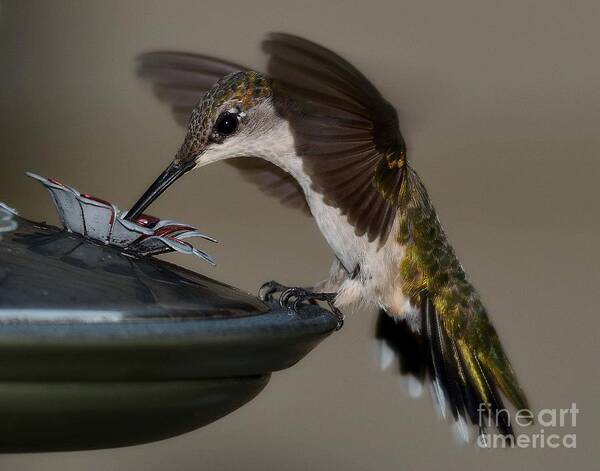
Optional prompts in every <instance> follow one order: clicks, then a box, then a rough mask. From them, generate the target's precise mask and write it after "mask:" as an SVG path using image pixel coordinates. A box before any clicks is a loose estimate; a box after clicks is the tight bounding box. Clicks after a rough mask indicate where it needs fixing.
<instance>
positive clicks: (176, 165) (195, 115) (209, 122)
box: [126, 71, 278, 219]
mask: <svg viewBox="0 0 600 471" xmlns="http://www.w3.org/2000/svg"><path fill="white" fill-rule="evenodd" d="M272 97H273V92H272V86H271V80H270V79H269V78H267V77H265V76H264V75H262V74H259V73H258V72H253V71H246V72H234V73H232V74H229V75H227V76H225V77H223V78H222V79H220V80H219V81H218V82H217V83H215V85H213V87H212V88H211V89H210V90H209V91H208V92H206V94H205V95H204V96H203V97H202V100H201V101H200V103H198V105H197V106H196V107H195V108H194V110H193V111H192V114H191V116H190V120H189V124H188V130H187V134H186V137H185V141H184V142H183V144H182V146H181V148H180V149H179V151H178V152H177V154H176V156H175V159H174V160H173V161H172V162H171V164H170V165H169V166H168V167H167V169H166V170H165V171H164V172H163V173H162V174H161V175H160V176H159V177H158V178H157V179H156V181H155V182H154V183H153V184H152V185H151V186H150V187H149V188H148V190H147V191H146V192H145V193H144V195H143V196H142V197H141V198H140V199H139V200H138V201H137V203H135V204H134V205H133V207H132V208H131V209H130V210H129V211H128V213H127V216H126V217H127V219H133V218H135V217H137V216H139V215H140V214H141V213H142V212H143V211H144V210H145V209H146V208H147V207H148V206H149V205H150V204H151V203H152V202H153V201H154V200H155V199H156V198H157V197H158V196H159V195H160V194H161V193H162V192H164V191H165V190H166V189H167V188H168V187H169V186H170V185H171V184H172V183H173V182H174V181H175V180H177V179H178V178H179V177H181V176H182V175H183V174H185V173H187V172H188V171H190V170H192V169H194V168H197V167H201V166H204V165H207V164H209V163H212V162H216V161H219V160H224V159H228V158H233V157H260V155H258V154H260V150H259V149H258V147H260V146H259V145H258V144H259V143H260V142H261V141H262V138H263V137H265V136H266V135H268V134H269V132H270V131H271V130H272V129H273V127H274V125H275V123H276V122H277V119H278V117H277V116H276V113H275V110H274V107H273V105H272Z"/></svg>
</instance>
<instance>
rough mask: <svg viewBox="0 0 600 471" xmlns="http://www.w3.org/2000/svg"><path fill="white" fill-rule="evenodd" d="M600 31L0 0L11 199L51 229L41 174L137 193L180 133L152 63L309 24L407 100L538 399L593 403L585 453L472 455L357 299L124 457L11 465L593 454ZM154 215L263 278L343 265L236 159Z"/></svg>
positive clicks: (463, 243)
mask: <svg viewBox="0 0 600 471" xmlns="http://www.w3.org/2000/svg"><path fill="white" fill-rule="evenodd" d="M599 25H600V3H598V2H596V1H589V2H583V1H581V2H569V3H567V2H562V1H522V0H520V1H517V0H515V1H505V2H487V1H481V0H478V1H475V0H474V1H462V0H460V1H458V0H457V1H453V2H443V1H437V2H430V1H422V0H421V1H416V0H415V1H398V0H395V1H389V2H377V1H368V2H365V1H353V2H350V1H348V2H337V1H327V2H325V1H323V0H320V1H314V2H306V1H302V2H301V1H296V2H286V1H281V0H265V1H263V0H245V1H240V0H222V1H220V2H212V1H206V0H205V1H168V2H167V1H164V2H157V1H153V2H150V1H141V0H140V1H137V0H136V1H96V2H91V1H87V2H80V1H72V2H66V1H40V2H29V1H12V2H10V1H9V2H7V1H0V104H1V105H0V106H1V110H2V113H1V114H0V120H1V122H0V152H1V153H0V159H1V161H0V201H6V202H7V203H9V204H11V205H13V206H15V207H17V208H19V209H20V211H21V212H22V214H23V215H25V216H27V217H30V218H33V219H46V220H49V221H51V222H55V221H56V218H55V217H54V216H53V210H52V208H51V206H50V200H49V198H48V196H47V195H46V194H45V193H44V191H43V190H42V189H41V187H40V186H39V185H37V184H36V183H34V182H32V181H30V180H29V179H27V178H26V177H25V176H24V175H23V172H25V171H26V170H32V171H35V172H38V173H40V174H42V175H47V176H54V177H57V178H60V179H61V180H63V181H65V182H66V183H68V184H71V185H73V186H75V187H76V188H79V189H80V190H82V191H86V192H89V193H92V194H95V195H98V196H100V197H103V198H106V199H110V200H111V201H114V202H116V203H117V204H119V205H120V206H121V207H127V206H128V205H130V204H131V203H132V202H133V201H134V199H136V198H137V197H138V196H139V195H140V193H141V191H142V190H143V189H144V188H145V187H146V185H147V184H148V183H149V182H150V181H151V180H153V179H154V177H155V176H156V175H157V174H158V172H159V171H161V170H162V169H163V167H164V166H165V164H166V163H167V162H168V161H170V159H171V158H172V156H173V155H174V152H175V151H176V149H177V147H178V145H179V142H180V140H181V138H182V135H183V130H181V129H179V128H178V127H177V126H176V124H175V123H174V121H173V119H172V118H171V116H170V114H169V112H168V110H167V108H166V107H165V106H163V105H161V104H159V103H158V102H157V101H156V100H155V99H154V98H153V96H152V95H151V93H150V90H149V88H148V87H147V86H146V85H145V84H142V83H140V82H139V81H138V80H137V79H136V77H135V75H134V66H133V62H134V58H135V56H136V55H137V54H139V53H140V52H143V51H149V50H153V49H173V50H187V51H198V52H203V53H208V54H213V55H221V56H224V57H227V58H230V59H231V60H233V61H238V62H242V63H245V64H248V65H250V66H254V67H256V68H259V69H261V68H262V67H264V65H265V58H264V57H263V56H262V54H261V52H260V49H259V41H260V40H261V38H263V36H264V34H265V33H266V32H268V31H272V30H282V31H288V32H292V33H296V34H300V35H303V36H306V37H308V38H310V39H313V40H315V41H318V42H321V43H323V44H325V45H326V46H328V47H331V48H333V49H334V50H336V51H338V52H339V53H341V54H342V55H344V56H345V57H347V58H348V59H350V60H351V61H352V62H353V63H354V64H356V65H357V66H358V67H359V68H360V69H362V70H363V71H364V72H365V73H366V74H367V75H368V76H369V77H370V78H371V79H372V80H373V81H374V82H375V83H376V85H377V86H378V87H380V89H381V90H382V92H383V94H384V95H385V96H387V97H388V98H389V100H390V101H391V102H392V103H394V104H395V105H396V106H397V108H398V110H399V114H400V119H401V125H402V129H403V133H404V135H405V137H406V140H407V142H408V145H409V147H410V155H411V157H412V160H413V162H414V165H415V166H416V168H417V169H418V170H419V171H420V173H421V175H422V176H423V178H424V180H425V182H426V183H427V184H428V186H429V189H430V193H431V194H432V197H433V199H434V202H435V204H436V205H437V208H438V210H439V213H440V215H441V218H442V220H443V222H444V223H445V226H446V228H447V231H448V233H449V235H450V238H451V240H452V242H453V243H454V244H455V247H456V250H457V252H458V254H459V255H460V257H461V259H462V261H463V263H464V265H465V267H466V269H467V271H468V272H469V273H470V275H471V277H472V279H473V280H474V281H475V284H476V285H477V287H478V288H479V290H480V291H481V293H482V296H483V298H484V300H485V301H486V303H487V305H488V307H489V310H490V312H491V313H492V316H493V318H494V320H495V323H496V326H497V328H498V330H499V332H500V334H501V337H502V338H503V340H504V342H505V344H506V348H507V350H508V352H509V353H510V355H511V357H512V359H513V363H514V365H515V367H516V369H517V372H518V374H519V376H520V378H521V380H522V382H523V385H524V387H525V389H526V390H527V391H528V393H529V395H530V397H531V400H532V403H533V405H534V406H535V407H536V408H538V409H539V408H561V407H569V406H570V404H571V403H572V402H576V403H577V406H578V407H579V409H580V411H581V412H580V414H579V417H578V422H577V427H576V429H575V432H576V433H577V449H575V450H567V449H556V450H552V449H544V450H539V449H538V450H531V449H521V450H512V451H507V450H496V451H488V450H480V449H477V448H476V447H475V446H474V445H469V446H462V447H461V446H458V445H457V444H456V443H455V441H454V438H453V436H452V433H451V431H450V428H449V427H448V426H447V425H446V424H443V423H441V422H440V420H438V418H437V416H436V414H435V412H434V410H433V408H432V406H431V401H430V399H429V397H423V398H421V399H420V400H412V399H410V398H409V397H408V395H407V394H405V392H404V391H403V389H402V386H401V381H400V379H399V378H398V377H397V376H395V375H394V374H393V373H391V372H389V373H380V372H379V371H378V369H377V367H376V363H375V359H374V351H375V343H374V341H373V340H372V331H373V326H374V320H375V317H374V315H373V313H372V312H360V313H357V314H354V315H352V316H351V317H350V318H349V319H348V321H347V323H346V326H345V328H344V329H343V330H342V331H341V332H339V333H337V334H335V335H333V336H332V337H330V338H329V339H328V340H327V341H326V342H324V343H323V344H322V345H321V346H319V347H318V348H317V349H316V350H315V351H314V352H313V353H312V354H311V355H310V356H309V357H308V358H306V359H305V360H304V361H302V362H301V363H300V364H298V365H297V366H296V367H294V368H291V369H290V370H288V371H284V372H281V373H278V374H275V375H274V376H273V379H272V381H271V383H270V384H269V386H268V387H267V389H266V390H265V391H264V392H263V393H262V394H261V395H260V396H259V397H258V398H256V399H255V400H254V401H252V402H251V403H250V404H248V405H246V406H245V407H243V408H242V409H240V410H239V411H237V412H235V413H233V414H231V415H229V416H228V417H226V418H224V419H222V420H220V421H218V422H216V423H214V424H212V425H210V426H208V427H205V428H203V429H201V430H198V431H195V432H193V433H189V434H187V435H184V436H180V437H177V438H173V439H170V440H166V441H163V442H159V443H154V444H149V445H145V446H137V447H131V448H125V449H117V450H103V451H93V452H81V453H56V454H38V455H4V456H1V455H0V469H6V470H11V471H12V470H61V471H64V470H82V469H85V470H105V469H115V470H116V469H120V470H121V469H122V470H132V471H135V470H144V471H151V470H152V471H153V470H157V471H158V470H165V469H173V470H197V469H210V470H223V471H224V470H231V469H249V470H254V469H256V470H280V469H282V468H283V469H286V470H290V471H291V470H306V469H316V470H329V469H344V470H347V471H351V470H365V469H377V470H381V471H384V470H399V469H411V470H417V469H437V468H444V469H447V468H448V467H451V468H452V469H464V470H471V469H473V470H474V469H481V468H483V467H485V468H486V469H488V470H490V471H491V470H501V469H502V470H505V469H530V470H535V469H544V470H548V469H557V470H558V469H565V468H568V469H578V470H579V469H582V470H583V469H591V468H593V467H596V466H597V463H598V459H599V458H600V453H599V452H598V426H597V424H598V420H599V419H600V413H599V411H598V399H600V378H599V371H598V355H599V353H600V347H599V341H598V332H599V330H598V327H599V326H600V312H599V310H598V305H597V299H598V295H597V293H598V283H599V281H600V276H599V268H598V266H599V262H600V257H599V250H598V245H597V244H598V229H600V222H599V219H598V200H599V196H600V192H599V191H598V178H599V177H600V160H599V149H600V61H599V60H598V47H599V44H600V28H599ZM152 209H153V212H154V213H156V214H159V215H162V216H169V217H173V218H177V219H180V220H183V221H188V222H191V223H194V224H196V225H198V226H199V227H200V228H201V229H202V230H204V231H206V232H207V233H208V234H211V235H213V236H215V237H217V238H218V239H219V240H220V241H221V244H220V245H219V246H218V247H216V248H215V247H212V246H210V247H209V248H210V251H211V252H212V253H213V254H214V255H216V256H217V259H218V263H219V264H218V267H217V268H216V269H212V268H210V267H209V266H208V265H206V264H203V263H201V262H195V261H192V260H190V259H189V258H184V257H180V258H178V257H171V259H174V260H175V261H176V262H178V263H181V264H184V265H187V266H190V267H191V268H193V269H195V270H198V271H200V272H202V273H205V274H207V275H209V276H211V277H214V278H218V279H220V280H223V281H226V282H228V283H231V284H234V285H237V286H239V287H241V288H243V289H246V290H248V291H251V292H255V291H256V289H257V287H258V286H259V285H260V284H261V283H262V282H263V281H266V280H268V279H272V278H275V279H278V280H281V281H284V282H288V283H299V284H305V283H309V282H312V281H315V280H319V279H321V278H323V277H324V276H325V274H326V272H327V269H328V267H329V264H330V260H331V258H332V255H331V252H330V250H329V248H328V247H327V246H326V244H325V243H324V241H323V240H322V238H321V236H320V234H319V232H318V230H317V229H316V227H315V225H314V223H313V222H312V221H311V220H310V219H308V218H305V217H303V216H301V215H299V214H296V213H295V212H294V211H292V210H286V209H283V208H281V207H279V206H278V203H277V202H276V201H271V200H270V199H267V198H266V197H264V196H263V195H261V194H259V192H258V191H256V190H255V189H254V188H253V187H252V186H251V185H250V184H248V183H246V182H244V181H242V180H241V178H240V177H239V176H238V175H237V173H236V172H235V171H233V170H232V169H230V168H228V167H227V166H226V165H223V164H216V165H214V166H212V167H209V168H207V169H205V170H204V171H203V172H201V173H197V174H195V175H188V176H187V177H185V178H184V179H183V180H182V181H181V182H179V183H178V184H177V185H175V186H174V187H173V188H172V189H171V190H170V191H168V192H167V194H166V195H165V196H164V197H162V198H161V199H160V200H159V201H158V202H157V203H156V204H155V205H154V206H153V208H152ZM0 420H1V418H0ZM563 431H566V430H563ZM563 431H561V430H559V432H563ZM551 432H552V431H550V430H546V433H551Z"/></svg>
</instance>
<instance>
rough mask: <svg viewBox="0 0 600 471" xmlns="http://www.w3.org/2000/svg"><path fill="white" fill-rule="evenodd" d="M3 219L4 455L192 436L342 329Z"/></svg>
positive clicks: (162, 266) (308, 312)
mask: <svg viewBox="0 0 600 471" xmlns="http://www.w3.org/2000/svg"><path fill="white" fill-rule="evenodd" d="M0 209H1V208H0ZM3 214H4V213H3ZM9 219H10V220H9ZM0 223H3V225H2V224H0V226H1V227H0V451H2V452H20V451H26V452H31V451H50V450H52V451H57V450H81V449H93V448H107V447H117V446H125V445H134V444H139V443H145V442H149V441H153V440H160V439H163V438H167V437H171V436H174V435H178V434H181V433H184V432H187V431H190V430H193V429H196V428H198V427H201V426H203V425H206V424H208V423H210V422H212V421H214V420H216V419H218V418H220V417H222V416H224V415H226V414H228V413H229V412H231V411H233V410H235V409H237V408H238V407H240V406H241V405H243V404H245V403H246V402H248V401H249V400H250V399H252V398H253V397H255V396H256V395H257V394H258V393H259V392H260V391H261V390H262V389H263V388H264V387H265V385H266V384H267V382H268V381H269V377H270V374H271V372H273V371H277V370H281V369H285V368H288V367H290V366H292V365H293V364H295V363H296V362H298V361H299V360H300V359H301V358H302V357H304V356H305V355H306V354H307V353H308V352H309V351H310V350H312V349H313V348H314V347H315V346H316V345H317V344H318V343H319V342H320V341H321V340H323V339H324V338H325V337H326V336H327V335H329V334H330V333H331V332H332V331H333V330H334V329H335V327H336V318H335V316H333V315H332V314H331V313H330V312H328V311H326V310H324V309H321V308H319V307H317V306H312V305H307V306H303V307H302V308H301V309H300V310H299V312H298V313H295V312H293V311H291V310H288V309H283V308H281V307H279V305H277V304H273V305H267V304H265V303H263V302H261V301H260V300H258V299H257V298H255V297H253V296H250V295H248V294H245V293H243V292H241V291H239V290H237V289H235V288H232V287H230V286H227V285H225V284H223V283H219V282H218V281H214V280H211V279H209V278H206V277H204V276H202V275H199V274H197V273H193V272H191V271H188V270H185V269H183V268H181V267H178V266H176V265H172V264H170V263H167V262H164V261H160V260H157V259H154V258H151V257H143V258H139V257H133V256H131V255H129V254H124V253H122V252H121V251H120V250H119V249H116V248H114V247H111V246H107V245H104V244H101V243H96V242H93V241H90V240H88V239H84V238H82V237H81V236H79V235H76V234H73V233H69V232H67V231H64V230H60V229H58V228H55V227H51V226H48V225H45V224H42V223H33V222H30V221H27V220H25V219H22V218H20V217H18V216H12V217H11V218H7V217H6V216H4V218H3V221H0Z"/></svg>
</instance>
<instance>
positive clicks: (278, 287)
mask: <svg viewBox="0 0 600 471" xmlns="http://www.w3.org/2000/svg"><path fill="white" fill-rule="evenodd" d="M286 289H288V288H287V286H283V285H282V284H281V283H277V282H276V281H273V280H271V281H267V282H266V283H265V284H264V285H262V286H261V287H260V288H259V290H258V297H259V298H260V299H261V301H266V302H271V301H273V295H274V294H275V293H280V292H283V291H285V290H286Z"/></svg>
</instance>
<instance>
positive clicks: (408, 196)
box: [379, 159, 528, 409]
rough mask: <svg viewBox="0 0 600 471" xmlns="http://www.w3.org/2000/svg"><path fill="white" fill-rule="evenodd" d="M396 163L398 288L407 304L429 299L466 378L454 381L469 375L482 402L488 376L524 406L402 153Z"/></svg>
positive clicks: (479, 304) (499, 348) (495, 336)
mask: <svg viewBox="0 0 600 471" xmlns="http://www.w3.org/2000/svg"><path fill="white" fill-rule="evenodd" d="M390 167H391V166H390ZM390 167H388V168H390ZM398 167H399V169H398V170H396V171H402V172H403V178H402V180H403V182H402V185H401V188H400V194H398V195H397V204H398V208H399V218H400V223H399V230H398V233H397V236H396V237H397V240H398V242H399V243H400V244H402V245H403V246H404V247H405V256H404V258H403V260H402V262H401V266H400V272H401V273H400V275H401V279H402V282H401V283H402V291H403V293H404V294H405V296H407V297H409V299H410V300H411V304H412V305H413V306H419V305H421V304H422V302H423V297H428V298H429V299H430V300H431V302H432V304H433V306H434V307H435V312H437V315H438V316H439V318H440V320H441V323H442V326H443V327H444V330H445V333H446V334H447V335H448V338H449V342H451V346H454V348H455V350H456V351H455V352H454V353H455V354H456V355H460V358H459V360H460V361H459V362H458V363H459V364H461V365H462V366H463V367H464V369H465V370H467V371H466V373H468V376H469V378H470V379H469V378H466V377H463V378H460V379H459V381H471V382H472V383H471V384H473V386H474V387H475V389H476V390H477V392H478V393H479V395H480V396H481V398H482V399H484V400H485V401H486V402H492V401H493V399H494V398H493V397H490V396H491V395H493V392H491V391H490V384H489V383H490V382H493V384H495V385H497V387H498V388H499V389H500V390H501V391H502V392H503V393H504V395H505V396H506V397H507V398H508V399H509V400H510V401H511V402H512V403H513V404H514V406H515V407H517V408H519V409H522V408H527V407H528V405H527V399H526V397H525V394H524V392H523V391H522V390H521V388H520V386H519V384H518V381H517V378H516V375H515V373H514V371H513V368H512V366H511V364H510V362H509V360H508V358H507V356H506V354H505V352H504V349H503V348H502V345H501V343H500V339H499V338H498V334H497V332H496V330H495V329H494V326H493V325H492V323H491V322H490V320H489V318H488V315H487V312H486V309H485V307H484V306H483V304H482V302H481V299H480V297H479V295H478V293H477V292H476V291H475V289H474V287H473V285H472V284H471V283H470V282H469V280H468V279H467V276H466V274H465V271H464V270H463V267H462V266H461V264H460V263H459V261H458V259H457V257H456V254H455V252H454V249H453V248H452V246H451V245H450V244H449V242H448V239H447V237H446V234H445V232H444V230H443V228H442V225H441V223H440V221H439V219H438V217H437V214H436V211H435V209H434V207H433V205H432V204H431V201H430V199H429V196H428V194H427V191H426V189H425V187H424V185H423V183H422V182H421V180H420V178H419V176H418V175H417V174H416V172H415V171H414V170H413V169H412V168H410V167H409V166H408V165H407V164H406V163H405V162H404V159H403V160H402V161H401V162H399V165H398ZM390 170H391V168H390ZM383 181H384V180H379V183H380V184H381V183H382V182H383ZM449 350H452V348H449ZM451 353H452V352H451ZM459 366H460V365H459ZM458 369H459V370H460V368H458ZM459 373H460V371H459Z"/></svg>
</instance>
